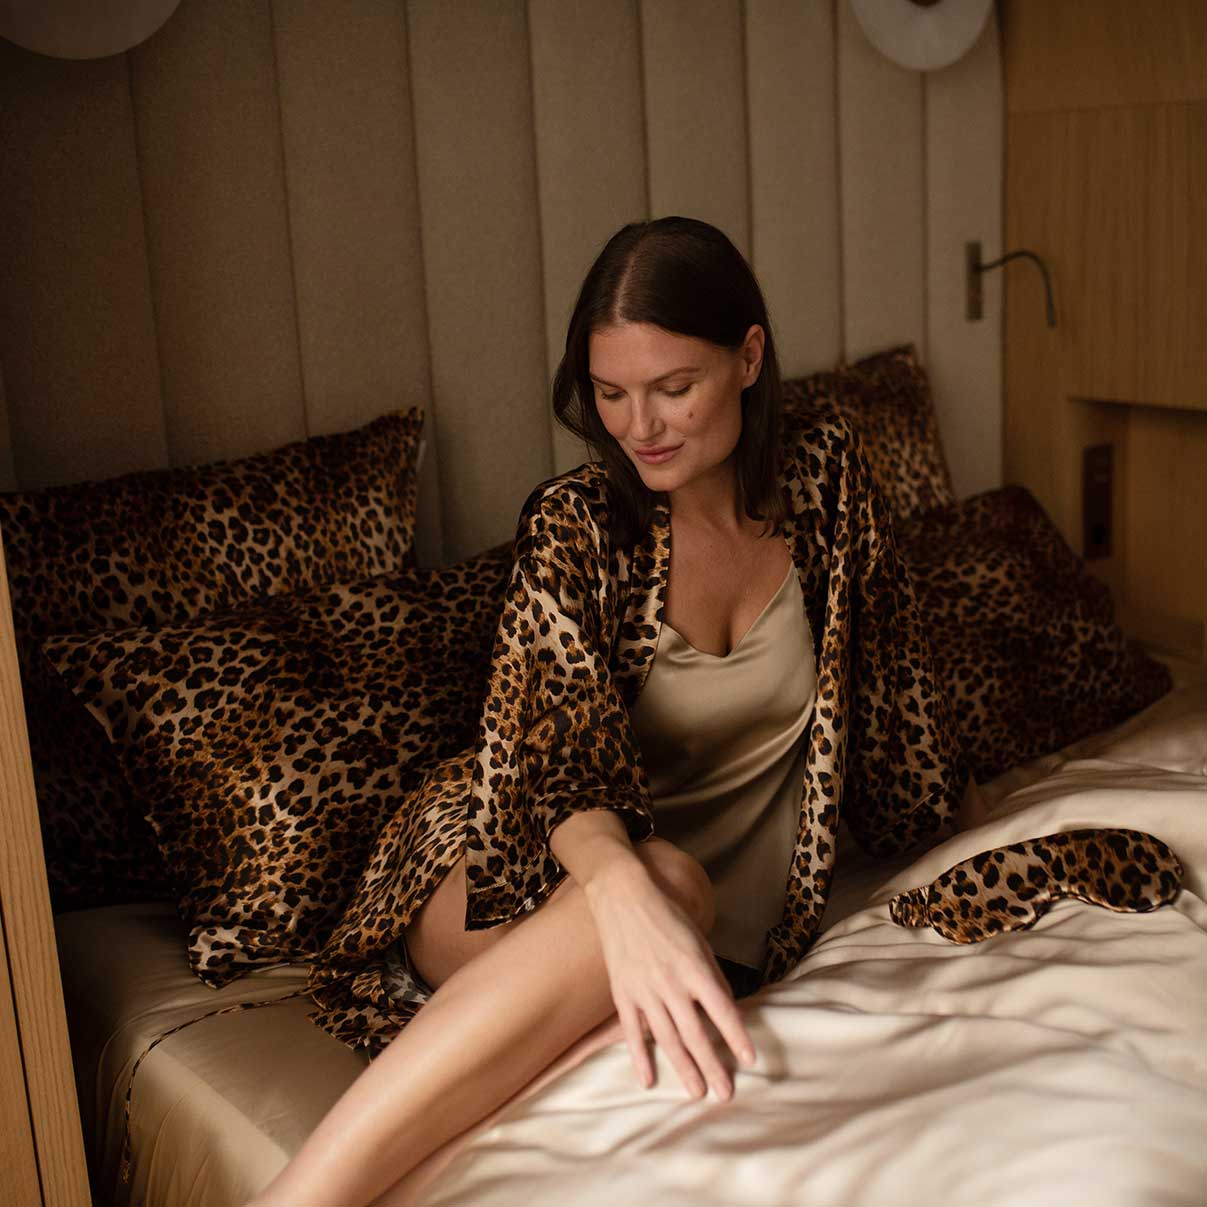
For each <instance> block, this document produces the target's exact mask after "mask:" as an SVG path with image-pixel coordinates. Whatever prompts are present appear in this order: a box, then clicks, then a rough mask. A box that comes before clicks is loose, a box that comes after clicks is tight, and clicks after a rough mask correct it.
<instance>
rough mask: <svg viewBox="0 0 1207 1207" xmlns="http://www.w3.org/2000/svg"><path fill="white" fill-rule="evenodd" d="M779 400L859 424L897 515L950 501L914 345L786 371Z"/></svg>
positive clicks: (947, 478) (940, 447)
mask: <svg viewBox="0 0 1207 1207" xmlns="http://www.w3.org/2000/svg"><path fill="white" fill-rule="evenodd" d="M784 406H785V407H787V408H796V409H813V408H816V407H818V406H826V407H828V408H831V409H834V410H837V411H839V412H840V413H841V414H843V415H845V416H846V417H847V418H848V419H850V420H851V421H852V422H853V423H854V424H855V425H856V427H857V428H858V429H859V436H860V439H861V441H862V444H863V448H864V452H865V453H866V454H867V459H868V462H869V464H870V465H871V467H872V472H873V473H874V474H875V476H876V482H877V484H878V485H879V487H880V490H881V493H882V494H883V495H884V498H885V501H886V502H887V503H888V505H889V507H890V509H891V510H892V513H893V518H894V520H896V519H898V518H905V517H907V516H912V515H918V514H921V513H923V512H925V511H928V510H929V509H930V508H932V507H941V506H943V505H945V504H948V503H953V502H954V501H955V495H954V493H953V492H952V485H951V473H950V471H949V470H948V467H947V460H946V458H945V456H944V455H943V445H942V442H941V441H940V439H939V426H938V421H937V419H936V418H935V408H934V402H933V400H932V398H931V393H930V383H929V381H928V380H927V377H926V373H925V371H924V370H923V368H922V366H921V365H920V364H919V363H918V357H917V353H916V351H915V349H914V346H913V344H902V345H900V346H899V347H895V348H890V349H888V350H887V351H884V352H878V353H876V354H875V355H874V356H866V357H864V358H863V359H862V360H857V361H855V362H854V363H853V364H849V365H839V366H838V367H837V368H836V369H831V370H827V371H824V372H818V373H812V374H810V375H809V376H807V377H795V378H791V379H789V380H787V381H785V382H784Z"/></svg>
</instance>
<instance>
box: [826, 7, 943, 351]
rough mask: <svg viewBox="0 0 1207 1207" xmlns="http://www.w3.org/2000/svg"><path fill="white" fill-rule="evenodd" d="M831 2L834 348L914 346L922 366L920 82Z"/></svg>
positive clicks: (923, 259)
mask: <svg viewBox="0 0 1207 1207" xmlns="http://www.w3.org/2000/svg"><path fill="white" fill-rule="evenodd" d="M837 4H838V117H839V138H840V141H841V146H842V150H841V152H840V155H839V158H840V160H841V169H842V170H841V187H842V268H843V299H844V307H845V322H844V335H843V351H844V355H845V357H846V359H848V360H856V359H858V358H859V357H860V356H864V355H866V354H868V353H870V352H875V351H877V350H879V349H881V348H884V347H885V346H887V345H888V344H892V343H904V342H906V341H911V340H912V341H913V343H914V344H915V345H916V346H917V348H918V351H919V354H920V355H921V357H922V358H923V360H925V359H926V319H925V316H926V305H925V293H924V290H925V282H926V253H925V238H926V235H925V198H924V189H923V165H924V160H925V152H924V143H923V139H924V131H923V123H922V75H921V73H920V72H917V71H909V70H907V69H906V68H904V67H899V66H898V65H897V64H896V63H893V62H890V61H889V60H888V59H886V58H885V57H884V56H883V55H882V54H880V52H879V51H877V50H876V48H875V47H874V46H873V45H872V44H871V43H870V42H869V41H868V40H867V37H866V35H865V34H864V32H863V30H862V28H861V27H860V25H859V21H858V19H857V18H856V16H855V14H854V12H853V11H852V9H851V0H837Z"/></svg>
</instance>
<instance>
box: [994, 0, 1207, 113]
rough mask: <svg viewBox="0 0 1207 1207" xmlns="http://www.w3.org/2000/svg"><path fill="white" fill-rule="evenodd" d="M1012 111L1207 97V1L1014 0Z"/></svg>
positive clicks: (1008, 19)
mask: <svg viewBox="0 0 1207 1207" xmlns="http://www.w3.org/2000/svg"><path fill="white" fill-rule="evenodd" d="M1001 12H1002V26H1003V29H1002V33H1003V42H1004V46H1003V60H1004V66H1005V71H1006V89H1007V94H1008V97H1009V106H1010V112H1011V113H1034V112H1036V111H1039V110H1056V109H1085V108H1105V107H1107V106H1112V105H1145V104H1153V103H1170V102H1176V101H1186V100H1201V99H1203V98H1204V97H1207V22H1205V21H1204V20H1203V16H1204V11H1203V0H1160V3H1159V4H1136V3H1135V0H1059V2H1058V3H1053V0H1006V2H1005V3H1004V4H1002V5H1001Z"/></svg>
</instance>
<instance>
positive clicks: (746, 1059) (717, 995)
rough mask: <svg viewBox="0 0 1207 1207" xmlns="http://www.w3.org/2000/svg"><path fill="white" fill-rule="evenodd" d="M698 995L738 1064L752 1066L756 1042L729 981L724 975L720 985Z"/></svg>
mask: <svg viewBox="0 0 1207 1207" xmlns="http://www.w3.org/2000/svg"><path fill="white" fill-rule="evenodd" d="M718 975H721V974H720V973H718ZM697 996H698V997H699V1000H700V1005H701V1006H703V1007H704V1009H705V1010H706V1011H707V1012H708V1017H709V1018H711V1019H712V1021H713V1023H714V1024H715V1026H716V1028H717V1030H718V1031H719V1032H720V1033H721V1038H722V1039H724V1040H725V1042H726V1043H727V1044H728V1045H729V1048H730V1051H732V1052H733V1054H734V1056H735V1057H736V1058H737V1061H738V1064H740V1065H743V1066H745V1067H746V1068H750V1066H751V1065H752V1064H754V1061H755V1052H754V1042H753V1041H752V1040H751V1038H750V1032H749V1031H747V1030H746V1021H745V1019H743V1018H742V1012H741V1010H739V1009H738V1004H737V1002H736V1001H734V997H733V992H732V990H731V989H730V988H729V982H728V981H726V980H725V979H724V977H723V976H722V979H721V983H720V984H719V985H714V986H713V987H712V988H711V990H710V989H707V988H706V989H704V990H703V991H701V992H700V993H699V994H698V995H697Z"/></svg>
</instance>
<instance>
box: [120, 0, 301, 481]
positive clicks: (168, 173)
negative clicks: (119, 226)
mask: <svg viewBox="0 0 1207 1207" xmlns="http://www.w3.org/2000/svg"><path fill="white" fill-rule="evenodd" d="M129 60H130V73H131V80H130V83H131V91H132V94H133V97H134V115H135V127H136V130H137V139H138V160H139V166H140V169H141V173H142V188H143V202H144V205H145V209H146V228H147V248H148V253H149V257H148V258H149V261H150V266H151V281H152V288H153V291H154V295H155V310H156V316H155V317H156V327H157V330H158V332H159V354H160V365H161V368H162V376H163V408H164V414H165V416H166V426H167V439H168V454H169V458H170V460H171V462H172V464H184V463H190V462H200V461H210V460H215V459H218V458H221V457H232V456H244V455H246V454H248V453H253V452H259V451H262V450H264V449H268V448H272V447H274V446H275V445H279V444H284V443H286V442H287V441H289V440H296V439H300V438H302V437H303V436H305V435H306V413H305V404H304V399H303V394H302V373H301V364H300V360H299V353H298V331H297V312H296V305H295V299H294V285H293V268H292V264H291V255H290V245H289V224H288V215H287V209H286V204H285V171H284V165H283V162H282V149H281V123H280V113H279V109H278V103H277V86H276V65H275V61H274V53H273V39H272V15H271V11H270V9H269V8H268V6H266V5H259V4H241V3H239V2H238V0H209V2H207V3H197V0H191V2H190V3H184V4H182V5H181V6H180V8H178V9H177V10H176V13H175V15H174V16H173V17H172V19H171V20H170V21H168V22H167V24H165V25H164V26H163V27H162V28H161V29H160V30H159V32H158V33H156V34H155V35H154V36H153V37H151V38H150V39H149V40H148V41H146V42H144V43H142V44H141V45H139V46H136V47H135V48H134V49H133V50H131V51H130V52H129ZM219 80H220V81H221V86H220V87H215V81H219Z"/></svg>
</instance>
